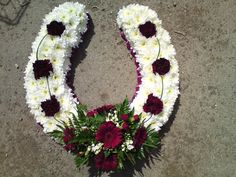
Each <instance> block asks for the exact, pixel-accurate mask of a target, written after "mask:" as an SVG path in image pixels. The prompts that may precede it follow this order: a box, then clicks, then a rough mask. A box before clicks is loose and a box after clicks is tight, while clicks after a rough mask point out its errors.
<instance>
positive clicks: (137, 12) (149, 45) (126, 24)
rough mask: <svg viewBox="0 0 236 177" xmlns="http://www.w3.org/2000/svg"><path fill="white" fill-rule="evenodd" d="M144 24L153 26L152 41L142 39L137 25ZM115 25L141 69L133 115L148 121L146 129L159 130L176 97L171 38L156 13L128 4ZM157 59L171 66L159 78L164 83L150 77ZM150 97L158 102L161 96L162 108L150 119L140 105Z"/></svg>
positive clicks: (144, 7)
mask: <svg viewBox="0 0 236 177" xmlns="http://www.w3.org/2000/svg"><path fill="white" fill-rule="evenodd" d="M147 21H150V22H152V23H153V24H155V26H156V31H157V34H156V35H155V36H152V37H151V38H146V37H144V36H142V34H141V33H140V32H139V28H138V27H139V25H141V24H145V23H146V22H147ZM117 23H118V26H119V28H121V29H122V30H123V32H124V34H125V36H126V38H127V40H128V41H129V42H130V44H131V48H133V50H134V51H135V52H136V61H137V62H138V63H139V67H140V69H141V71H140V74H141V76H142V83H141V85H140V89H139V91H137V95H136V97H135V98H134V99H133V101H132V102H131V104H130V107H131V108H135V113H137V114H139V113H142V117H141V118H142V119H144V120H146V119H147V121H146V122H145V125H149V124H151V125H152V127H154V128H155V129H156V130H159V129H160V127H161V126H162V125H163V124H164V123H165V122H166V121H167V120H168V117H169V116H170V114H171V111H172V109H173V105H174V102H175V100H176V98H177V97H178V94H179V86H178V83H179V74H178V64H177V61H176V60H175V58H174V56H175V54H176V52H175V49H174V47H173V45H172V44H171V41H170V39H171V38H170V35H169V33H168V32H167V31H166V30H165V29H163V28H162V26H161V20H159V19H158V16H157V14H156V12H155V11H153V10H151V9H149V8H148V7H147V6H142V5H138V4H131V5H128V6H127V7H123V8H122V9H121V10H120V11H119V12H118V17H117ZM159 44H160V45H159ZM159 51H160V53H159ZM158 54H159V55H158ZM159 58H166V59H168V60H169V61H170V65H171V68H170V71H169V73H167V74H166V75H164V76H163V77H162V78H163V80H162V79H161V77H160V76H158V74H157V75H155V74H153V71H152V64H153V62H155V61H156V60H157V59H159ZM149 94H153V95H154V96H156V97H159V98H160V97H161V96H162V98H161V99H162V101H163V104H164V105H163V107H164V108H163V111H162V112H161V113H160V114H158V115H151V114H150V113H145V112H144V111H143V105H144V104H145V103H146V100H147V98H148V95H149Z"/></svg>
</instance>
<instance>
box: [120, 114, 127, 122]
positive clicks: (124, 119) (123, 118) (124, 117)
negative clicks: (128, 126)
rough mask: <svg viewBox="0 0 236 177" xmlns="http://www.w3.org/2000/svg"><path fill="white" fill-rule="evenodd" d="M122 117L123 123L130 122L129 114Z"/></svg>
mask: <svg viewBox="0 0 236 177" xmlns="http://www.w3.org/2000/svg"><path fill="white" fill-rule="evenodd" d="M120 117H121V119H122V120H123V121H128V120H129V115H128V114H122V115H121V116H120Z"/></svg>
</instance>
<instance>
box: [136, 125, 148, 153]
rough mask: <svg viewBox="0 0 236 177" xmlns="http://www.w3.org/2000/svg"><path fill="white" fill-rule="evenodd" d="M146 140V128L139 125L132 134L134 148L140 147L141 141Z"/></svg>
mask: <svg viewBox="0 0 236 177" xmlns="http://www.w3.org/2000/svg"><path fill="white" fill-rule="evenodd" d="M146 140H147V130H146V128H145V127H140V128H138V129H137V131H136V133H135V135H134V140H133V141H134V147H135V148H136V149H139V148H141V146H142V145H143V143H145V141H146Z"/></svg>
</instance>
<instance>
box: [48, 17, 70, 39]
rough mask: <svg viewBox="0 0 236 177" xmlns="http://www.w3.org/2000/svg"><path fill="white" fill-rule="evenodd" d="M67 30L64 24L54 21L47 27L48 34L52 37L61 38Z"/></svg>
mask: <svg viewBox="0 0 236 177" xmlns="http://www.w3.org/2000/svg"><path fill="white" fill-rule="evenodd" d="M65 29H66V28H65V25H63V23H62V22H57V21H52V22H51V23H50V24H48V25H47V30H48V34H49V35H52V36H61V35H62V33H63V32H64V30H65Z"/></svg>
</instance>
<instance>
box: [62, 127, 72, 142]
mask: <svg viewBox="0 0 236 177" xmlns="http://www.w3.org/2000/svg"><path fill="white" fill-rule="evenodd" d="M63 133H64V142H65V143H68V142H69V141H71V140H72V139H73V138H74V137H75V129H74V128H66V129H65V130H64V132H63Z"/></svg>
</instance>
